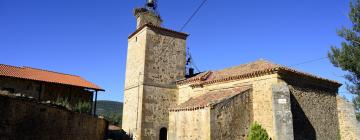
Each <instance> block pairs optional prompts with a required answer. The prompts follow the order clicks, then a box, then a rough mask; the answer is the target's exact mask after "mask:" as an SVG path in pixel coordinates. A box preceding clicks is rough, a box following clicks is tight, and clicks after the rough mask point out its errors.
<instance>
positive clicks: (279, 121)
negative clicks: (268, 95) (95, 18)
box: [272, 83, 294, 140]
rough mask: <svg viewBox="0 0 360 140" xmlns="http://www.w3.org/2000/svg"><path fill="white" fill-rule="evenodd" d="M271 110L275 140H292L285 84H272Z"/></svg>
mask: <svg viewBox="0 0 360 140" xmlns="http://www.w3.org/2000/svg"><path fill="white" fill-rule="evenodd" d="M272 90H273V94H272V95H273V109H274V119H275V120H274V123H275V137H274V139H275V140H293V139H294V131H293V118H292V112H291V100H290V90H289V87H288V85H287V84H286V83H279V84H274V85H273V86H272Z"/></svg>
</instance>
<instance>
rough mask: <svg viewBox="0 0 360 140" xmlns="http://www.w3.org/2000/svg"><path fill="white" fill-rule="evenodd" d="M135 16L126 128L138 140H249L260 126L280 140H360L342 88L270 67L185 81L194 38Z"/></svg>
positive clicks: (141, 13)
mask: <svg viewBox="0 0 360 140" xmlns="http://www.w3.org/2000/svg"><path fill="white" fill-rule="evenodd" d="M135 17H136V19H137V29H136V31H135V32H134V33H132V34H131V35H130V36H129V38H128V43H129V44H128V56H127V65H126V79H125V91H124V94H125V99H124V100H125V101H124V113H123V114H124V116H123V126H122V127H123V129H124V130H125V131H126V132H127V133H128V134H129V135H130V136H132V137H133V138H134V139H135V140H158V139H160V140H165V139H164V137H163V136H164V135H165V137H167V139H170V140H232V139H240V140H244V139H246V137H247V135H248V132H249V127H250V125H251V124H252V123H253V122H258V123H259V124H261V125H262V127H263V128H264V129H265V130H266V131H267V133H268V134H269V136H270V137H271V138H272V139H274V140H293V139H294V140H303V139H318V140H336V139H338V138H339V137H340V135H341V137H343V138H344V136H343V135H347V136H348V137H346V139H357V136H358V134H357V133H355V131H353V130H355V129H353V128H354V127H353V126H351V127H345V126H347V124H348V121H345V120H351V119H354V116H353V115H350V116H346V115H345V114H347V112H349V111H348V110H344V108H345V107H344V106H345V105H343V104H342V103H341V102H340V103H339V102H338V103H337V100H336V95H337V90H338V88H339V86H341V84H340V83H338V82H336V81H332V80H329V79H325V78H321V77H318V76H315V75H311V74H308V73H304V72H300V71H297V70H294V69H291V68H288V67H284V66H282V65H278V64H274V63H271V62H269V61H266V60H258V61H255V62H251V63H247V64H243V65H240V66H235V67H231V68H226V69H223V70H217V71H205V72H201V73H198V74H195V75H187V76H185V65H186V63H187V60H186V38H187V34H184V33H181V32H176V31H172V30H169V29H166V28H163V27H161V23H162V20H161V18H160V16H159V15H158V14H156V12H154V11H151V10H148V9H146V8H140V9H136V10H135ZM242 87H248V90H244V91H242V90H239V89H241V88H242ZM338 108H339V109H340V110H339V111H338ZM338 116H339V117H338ZM350 118H351V119H350ZM354 124H356V123H354ZM347 128H349V130H347ZM350 128H351V129H350ZM160 130H161V131H160ZM164 130H165V131H164ZM339 134H340V135H339ZM160 135H161V137H160Z"/></svg>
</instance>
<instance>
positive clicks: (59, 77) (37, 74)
mask: <svg viewBox="0 0 360 140" xmlns="http://www.w3.org/2000/svg"><path fill="white" fill-rule="evenodd" d="M0 76H6V77H12V78H20V79H27V80H35V81H42V82H48V83H55V84H64V85H71V86H77V87H84V88H89V89H94V90H101V91H104V90H103V89H102V88H101V87H99V86H97V85H95V84H93V83H91V82H89V81H86V80H85V79H83V78H81V77H80V76H76V75H70V74H63V73H58V72H52V71H47V70H41V69H35V68H30V67H15V66H9V65H4V64H0Z"/></svg>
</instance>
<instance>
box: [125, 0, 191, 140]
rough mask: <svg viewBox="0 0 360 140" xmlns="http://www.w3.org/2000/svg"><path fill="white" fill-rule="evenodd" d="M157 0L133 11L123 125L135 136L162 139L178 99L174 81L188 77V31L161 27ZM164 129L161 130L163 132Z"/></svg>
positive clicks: (135, 137) (143, 138)
mask: <svg viewBox="0 0 360 140" xmlns="http://www.w3.org/2000/svg"><path fill="white" fill-rule="evenodd" d="M156 7H157V3H156V1H155V0H148V2H147V4H146V5H145V7H142V8H137V9H135V11H134V15H135V17H136V21H137V26H136V30H135V31H134V33H132V34H131V35H130V36H129V37H128V51H127V63H126V76H125V88H124V110H123V121H122V122H123V124H122V128H123V129H124V130H125V131H126V132H127V133H128V134H129V135H131V136H132V137H133V138H134V139H135V140H159V138H160V134H161V137H162V138H163V137H164V134H166V131H167V130H168V125H169V107H170V106H172V105H175V104H176V102H177V96H178V95H177V94H178V90H177V88H176V85H175V82H176V81H177V80H180V79H183V78H185V64H186V47H185V46H186V38H187V36H188V35H187V34H185V33H181V32H177V31H173V30H170V29H166V28H164V27H161V25H162V20H161V18H160V15H159V14H158V12H157V11H156ZM160 132H161V133H160Z"/></svg>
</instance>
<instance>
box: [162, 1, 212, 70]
mask: <svg viewBox="0 0 360 140" xmlns="http://www.w3.org/2000/svg"><path fill="white" fill-rule="evenodd" d="M207 1H208V0H203V1H202V2H201V4H200V5H199V6H198V7H197V9H196V10H195V11H194V12H193V13H192V14H191V16H190V17H189V18H188V20H186V22H185V23H184V25H182V26H181V28H180V30H179V31H180V32H181V31H183V30H184V29H185V27H186V26H187V25H188V24H189V23H190V22H191V20H192V19H193V18H194V17H195V15H196V14H197V13H198V12H199V11H200V9H201V8H202V7H203V6H204V5H205V3H206V2H207ZM174 41H175V38H172V40H171V41H170V43H169V44H171V43H173V42H174ZM165 47H166V48H164V50H163V51H161V52H160V53H159V55H158V56H159V57H161V56H162V55H163V53H164V52H166V51H167V49H168V47H169V46H165ZM195 67H196V66H195ZM197 70H198V69H197ZM199 72H200V71H199Z"/></svg>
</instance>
